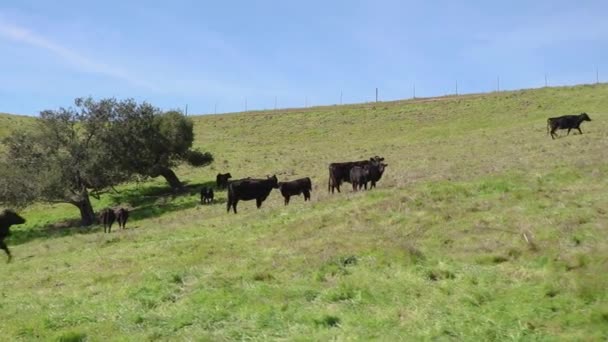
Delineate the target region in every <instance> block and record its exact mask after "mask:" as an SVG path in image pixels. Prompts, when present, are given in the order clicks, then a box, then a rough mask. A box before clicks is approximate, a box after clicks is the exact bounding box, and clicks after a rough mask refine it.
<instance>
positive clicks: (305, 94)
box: [0, 0, 608, 115]
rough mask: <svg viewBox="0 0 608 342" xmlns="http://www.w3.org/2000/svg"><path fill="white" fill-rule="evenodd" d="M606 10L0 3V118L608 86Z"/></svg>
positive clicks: (417, 4)
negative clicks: (124, 106) (106, 106)
mask: <svg viewBox="0 0 608 342" xmlns="http://www.w3.org/2000/svg"><path fill="white" fill-rule="evenodd" d="M606 13H608V1H584V0H581V1H561V0H555V1H548V0H535V1H527V0H526V1H519V0H516V1H501V2H498V1H471V0H469V1H432V0H429V1H419V0H417V1H392V0H389V1H343V0H337V1H316V0H315V1H310V0H309V1H279V0H277V1H264V0H256V1H180V0H173V1H139V2H138V1H118V0H105V1H96V2H93V1H69V0H58V1H42V0H39V1H33V0H19V1H8V0H5V1H1V2H0V112H9V113H18V114H32V115H35V114H37V113H38V112H39V111H40V110H42V109H52V108H57V107H60V106H69V105H71V104H72V103H73V99H74V98H75V97H80V96H89V95H90V96H93V97H96V98H100V97H117V98H135V99H137V100H146V101H149V102H151V103H153V104H154V105H157V106H159V107H161V108H165V109H171V108H179V107H182V108H183V107H184V106H185V105H186V104H188V106H189V112H190V113H197V114H204V113H213V112H214V110H215V109H214V108H215V106H216V105H217V112H232V111H241V110H243V109H244V108H245V99H247V106H248V109H264V108H273V107H274V101H275V97H276V98H277V102H278V106H279V107H301V106H304V104H305V102H306V101H307V102H308V104H309V105H321V104H335V103H338V102H339V100H340V92H343V94H344V95H343V101H344V102H345V103H355V102H365V101H371V100H373V98H374V89H375V88H376V87H378V88H379V89H380V99H381V100H392V99H401V98H409V97H411V96H412V88H413V85H414V84H415V85H416V95H417V96H419V97H422V96H437V95H445V94H448V93H453V92H454V88H455V84H456V82H458V88H459V92H460V93H470V92H485V91H491V90H494V89H495V88H496V79H497V76H500V84H501V88H502V89H519V88H530V87H538V86H542V85H543V84H544V75H545V73H546V74H547V75H548V81H549V84H550V85H563V84H577V83H592V82H594V81H595V78H596V68H598V70H599V75H600V81H607V80H608V20H606V18H605V15H606Z"/></svg>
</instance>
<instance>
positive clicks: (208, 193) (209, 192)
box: [201, 187, 213, 204]
mask: <svg viewBox="0 0 608 342" xmlns="http://www.w3.org/2000/svg"><path fill="white" fill-rule="evenodd" d="M212 202H213V189H211V188H208V187H203V188H202V189H201V204H211V203H212Z"/></svg>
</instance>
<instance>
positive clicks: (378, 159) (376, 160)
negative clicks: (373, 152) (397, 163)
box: [369, 156, 384, 163]
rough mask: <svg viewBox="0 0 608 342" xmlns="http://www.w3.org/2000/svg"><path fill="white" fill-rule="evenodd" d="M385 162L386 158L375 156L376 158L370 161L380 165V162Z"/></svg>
mask: <svg viewBox="0 0 608 342" xmlns="http://www.w3.org/2000/svg"><path fill="white" fill-rule="evenodd" d="M383 160H384V158H383V157H379V156H374V157H371V158H369V161H371V162H375V163H379V162H381V161H383Z"/></svg>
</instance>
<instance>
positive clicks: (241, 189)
mask: <svg viewBox="0 0 608 342" xmlns="http://www.w3.org/2000/svg"><path fill="white" fill-rule="evenodd" d="M278 187H279V182H278V180H277V176H276V175H274V176H272V177H268V178H267V179H255V178H245V179H239V180H235V181H232V182H230V183H229V184H228V203H227V207H226V208H227V211H228V212H230V207H232V209H233V210H234V213H235V214H236V205H237V204H238V203H239V201H240V200H243V201H249V200H252V199H255V204H256V206H257V207H258V209H260V207H261V206H262V202H264V200H266V198H267V197H268V195H269V194H270V192H271V191H272V189H276V188H278Z"/></svg>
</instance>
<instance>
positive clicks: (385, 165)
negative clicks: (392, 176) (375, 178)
mask: <svg viewBox="0 0 608 342" xmlns="http://www.w3.org/2000/svg"><path fill="white" fill-rule="evenodd" d="M387 166H388V164H385V163H380V165H378V171H380V174H382V173H384V169H385V168H386V167H387Z"/></svg>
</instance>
